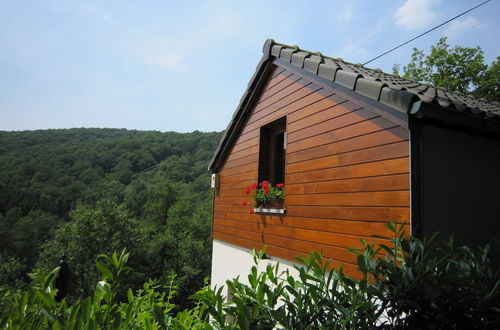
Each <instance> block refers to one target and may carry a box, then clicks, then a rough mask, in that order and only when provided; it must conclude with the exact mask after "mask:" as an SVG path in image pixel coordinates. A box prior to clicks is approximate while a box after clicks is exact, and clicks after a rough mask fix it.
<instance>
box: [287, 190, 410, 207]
mask: <svg viewBox="0 0 500 330" xmlns="http://www.w3.org/2000/svg"><path fill="white" fill-rule="evenodd" d="M286 205H287V206H288V205H290V206H291V205H308V206H309V205H319V206H394V207H397V206H408V205H410V192H409V191H375V192H351V193H333V194H311V195H288V196H287V197H286Z"/></svg>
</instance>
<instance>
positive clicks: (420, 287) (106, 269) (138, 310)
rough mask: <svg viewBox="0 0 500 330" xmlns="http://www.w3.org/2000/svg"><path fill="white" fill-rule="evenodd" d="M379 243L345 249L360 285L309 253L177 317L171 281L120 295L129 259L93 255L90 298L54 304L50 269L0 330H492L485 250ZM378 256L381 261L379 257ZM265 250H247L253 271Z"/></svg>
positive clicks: (496, 275) (495, 302)
mask: <svg viewBox="0 0 500 330" xmlns="http://www.w3.org/2000/svg"><path fill="white" fill-rule="evenodd" d="M389 228H390V229H391V230H392V231H393V232H394V237H392V238H390V239H388V243H390V244H387V245H378V246H375V245H374V244H373V243H368V242H364V241H363V243H364V249H362V250H361V251H353V252H354V253H356V254H357V255H358V257H357V264H358V267H359V269H360V274H361V278H360V279H354V278H351V277H348V276H346V275H345V274H344V272H343V270H342V267H340V268H339V269H333V270H332V269H331V268H332V267H331V264H330V262H329V261H328V260H325V259H324V258H322V257H321V255H320V254H318V253H316V252H314V253H312V254H311V255H309V256H308V257H306V258H302V259H300V261H301V263H302V265H296V266H295V270H296V274H294V276H292V274H291V272H290V271H289V270H288V269H286V270H281V269H280V265H279V264H268V265H267V267H266V268H265V270H264V271H262V272H259V271H258V267H257V265H255V266H253V267H252V268H251V271H250V273H249V274H248V282H247V283H244V282H243V281H241V280H240V279H239V278H236V279H233V280H229V281H227V282H226V285H227V287H228V289H229V292H230V299H229V300H228V299H227V298H226V297H224V295H223V294H222V290H223V288H214V289H211V288H210V287H208V286H206V287H205V288H203V289H202V290H200V291H198V292H197V293H196V294H194V295H193V296H191V299H193V300H194V301H195V304H194V307H193V308H188V309H184V310H181V311H178V310H176V308H175V307H176V306H174V304H173V303H172V298H173V295H174V293H175V291H176V287H175V285H174V279H173V277H171V278H170V282H169V285H167V287H166V288H164V287H161V286H160V285H158V284H157V283H155V282H153V281H148V282H146V283H145V284H144V285H143V288H142V289H140V290H136V291H135V292H133V291H132V290H131V289H128V290H126V292H127V295H126V298H125V300H120V298H119V296H118V295H117V292H119V291H120V290H119V286H120V279H121V278H123V276H124V275H126V273H127V272H128V271H129V268H128V267H126V265H125V264H126V262H127V260H128V256H129V255H128V254H127V253H125V251H122V253H121V254H120V255H117V254H116V253H114V254H113V255H111V256H106V255H101V256H100V257H99V261H98V262H97V268H98V270H99V272H100V274H101V280H100V281H99V282H98V283H97V284H96V285H95V289H94V292H93V294H92V295H91V296H89V297H87V298H84V299H77V300H75V301H74V302H73V303H71V304H69V303H68V302H67V300H66V299H63V300H62V301H61V302H57V301H56V299H55V295H56V290H55V289H54V286H53V283H54V279H55V277H56V276H57V272H58V269H57V268H56V269H55V270H54V271H52V272H50V273H48V274H44V273H43V272H41V271H36V272H34V273H33V274H31V275H30V276H31V277H32V279H33V281H32V283H31V285H30V286H29V288H28V290H25V291H22V290H18V291H8V292H6V293H4V295H3V298H2V306H4V308H3V310H2V311H1V312H0V327H2V328H8V329H31V328H52V329H63V328H64V329H97V328H116V329H144V328H145V329H157V328H162V329H165V328H170V329H376V328H379V329H399V328H409V329H414V328H419V329H424V328H425V329H495V328H497V327H498V324H500V308H499V306H500V272H499V270H498V269H497V268H495V267H494V266H493V265H492V264H491V263H490V261H489V258H488V253H489V249H488V248H482V249H478V250H476V251H473V250H472V249H470V248H467V247H456V246H454V244H453V241H452V240H450V242H449V243H447V244H438V243H433V239H430V240H419V239H416V238H413V237H412V238H410V239H407V238H405V235H404V233H403V232H402V230H398V229H397V228H396V226H395V225H393V224H391V225H389ZM383 252H385V257H384V258H381V257H380V255H381V254H382V253H383ZM263 254H264V252H263V251H261V252H255V254H254V257H255V262H256V264H257V263H258V262H259V261H260V259H262V256H263Z"/></svg>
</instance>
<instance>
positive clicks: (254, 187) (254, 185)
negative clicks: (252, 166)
mask: <svg viewBox="0 0 500 330" xmlns="http://www.w3.org/2000/svg"><path fill="white" fill-rule="evenodd" d="M258 186H259V185H258V184H256V183H252V186H251V187H252V189H257V187H258Z"/></svg>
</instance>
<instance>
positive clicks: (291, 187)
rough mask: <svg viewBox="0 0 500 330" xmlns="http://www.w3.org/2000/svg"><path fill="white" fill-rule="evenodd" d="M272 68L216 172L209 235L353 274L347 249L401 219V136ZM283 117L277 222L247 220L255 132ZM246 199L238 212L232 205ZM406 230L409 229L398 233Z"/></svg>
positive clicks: (405, 211)
mask: <svg viewBox="0 0 500 330" xmlns="http://www.w3.org/2000/svg"><path fill="white" fill-rule="evenodd" d="M307 79H308V78H307V77H304V76H302V75H300V74H299V73H298V72H295V71H291V70H290V69H285V68H281V67H276V68H275V69H274V71H273V72H272V74H271V75H270V77H269V78H268V82H267V84H266V85H265V87H264V89H263V91H262V93H261V95H260V97H259V99H258V101H257V102H256V104H255V106H254V108H253V110H252V112H251V114H250V116H249V117H248V120H247V122H246V124H245V125H244V127H243V129H242V131H241V133H240V135H239V138H238V139H237V140H236V141H235V143H234V145H233V147H232V150H231V151H230V153H229V156H228V157H227V159H226V160H225V161H224V163H223V165H222V166H221V168H220V171H219V175H220V184H219V188H218V189H216V197H215V208H214V222H213V238H214V239H216V240H221V241H224V242H228V243H232V244H236V245H238V246H242V247H246V248H256V249H260V248H261V247H262V246H263V245H264V244H265V245H267V246H268V248H267V252H268V254H270V255H271V256H276V257H279V258H283V259H287V260H292V261H295V257H296V256H298V255H305V254H307V253H309V252H311V251H312V250H317V251H322V252H323V254H324V255H325V256H326V257H328V258H331V259H332V260H333V264H334V265H337V264H339V263H343V264H344V269H345V270H346V271H347V272H348V273H351V274H355V273H356V271H355V269H356V267H355V266H354V264H355V261H356V259H355V256H354V255H353V254H351V253H349V252H347V248H352V247H358V248H359V247H360V243H359V239H360V238H363V239H365V240H367V241H370V240H372V238H371V237H370V236H371V235H374V234H376V235H389V234H390V233H389V232H388V230H387V228H386V227H385V223H387V222H398V223H407V224H408V223H409V222H410V209H409V207H410V178H409V142H408V130H407V129H406V128H403V127H400V126H398V125H396V124H394V123H392V122H391V121H389V120H387V119H385V118H382V117H380V116H379V115H377V114H375V113H374V112H372V111H369V110H367V109H365V108H363V106H362V105H360V104H359V103H357V102H356V101H355V100H351V99H348V98H347V97H346V95H343V94H341V93H338V92H337V93H336V91H335V90H326V89H325V88H321V87H320V86H318V85H315V84H314V83H312V82H311V81H310V80H307ZM283 116H286V117H287V128H286V129H287V134H288V138H287V140H288V141H287V150H286V173H285V188H286V197H285V208H286V215H285V216H276V215H260V214H250V211H249V210H250V208H251V206H252V205H253V203H252V202H253V200H252V199H251V197H250V196H248V195H246V194H245V188H246V187H247V186H249V185H250V184H252V183H256V182H257V178H258V161H259V134H260V127H261V126H263V125H265V124H268V123H270V122H272V121H274V120H276V119H278V118H281V117H283ZM243 201H248V205H247V206H243V205H242V202H243ZM406 230H407V232H409V226H407V228H406Z"/></svg>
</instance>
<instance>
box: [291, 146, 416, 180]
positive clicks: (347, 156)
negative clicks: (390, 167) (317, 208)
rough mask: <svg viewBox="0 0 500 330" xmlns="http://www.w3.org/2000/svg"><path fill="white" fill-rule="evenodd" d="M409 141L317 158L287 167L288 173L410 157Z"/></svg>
mask: <svg viewBox="0 0 500 330" xmlns="http://www.w3.org/2000/svg"><path fill="white" fill-rule="evenodd" d="M409 152H410V145H409V143H408V141H401V142H396V143H391V144H386V145H381V146H374V147H371V148H365V149H361V150H354V151H348V152H345V153H340V154H335V155H333V156H328V157H322V158H316V159H311V160H306V161H302V162H296V163H291V164H288V165H287V166H286V173H289V174H291V173H298V172H308V171H313V170H318V169H324V168H330V167H338V166H346V165H354V164H360V163H370V162H374V161H380V160H386V159H392V158H401V157H405V156H409Z"/></svg>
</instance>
